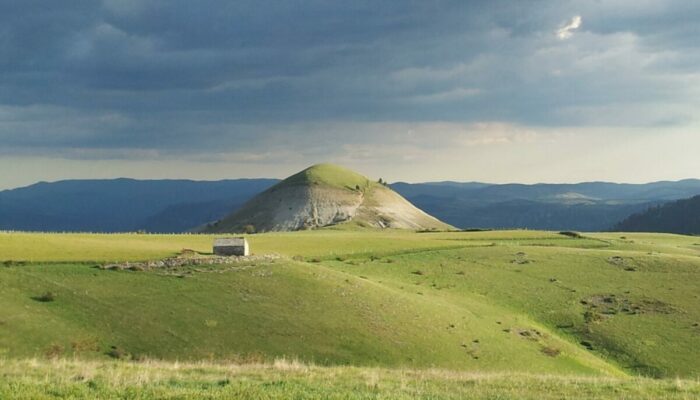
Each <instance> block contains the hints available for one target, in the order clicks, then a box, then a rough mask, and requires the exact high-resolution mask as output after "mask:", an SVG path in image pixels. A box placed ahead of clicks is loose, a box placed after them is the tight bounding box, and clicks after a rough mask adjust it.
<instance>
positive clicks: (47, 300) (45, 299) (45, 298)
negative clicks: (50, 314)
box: [33, 292, 56, 303]
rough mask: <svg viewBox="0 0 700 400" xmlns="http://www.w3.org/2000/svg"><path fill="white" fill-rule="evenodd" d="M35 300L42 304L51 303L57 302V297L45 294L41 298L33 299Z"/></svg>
mask: <svg viewBox="0 0 700 400" xmlns="http://www.w3.org/2000/svg"><path fill="white" fill-rule="evenodd" d="M33 299H34V300H36V301H40V302H42V303H50V302H52V301H54V300H56V296H55V295H54V294H53V293H52V292H45V293H44V294H42V295H40V296H36V297H33Z"/></svg>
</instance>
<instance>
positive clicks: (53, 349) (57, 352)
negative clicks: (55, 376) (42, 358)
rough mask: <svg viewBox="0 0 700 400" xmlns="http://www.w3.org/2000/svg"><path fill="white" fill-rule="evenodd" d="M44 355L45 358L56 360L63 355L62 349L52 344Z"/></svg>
mask: <svg viewBox="0 0 700 400" xmlns="http://www.w3.org/2000/svg"><path fill="white" fill-rule="evenodd" d="M44 354H45V355H46V358H58V357H60V356H61V355H62V354H63V347H62V346H61V345H60V344H58V343H52V344H51V345H50V346H49V347H48V348H47V349H46V352H45V353H44Z"/></svg>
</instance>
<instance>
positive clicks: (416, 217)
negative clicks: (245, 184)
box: [204, 164, 450, 232]
mask: <svg viewBox="0 0 700 400" xmlns="http://www.w3.org/2000/svg"><path fill="white" fill-rule="evenodd" d="M347 222H352V223H354V224H357V225H359V226H367V227H375V228H400V229H449V228H450V226H449V225H447V224H445V223H442V222H440V221H438V220H437V219H435V218H433V217H431V216H430V215H427V214H426V213H425V212H423V211H421V210H419V209H417V208H416V207H414V206H413V205H412V204H410V203H409V202H408V201H406V200H405V199H404V198H403V197H401V196H400V195H398V194H397V193H395V192H394V191H393V190H391V189H390V188H388V187H385V186H384V185H382V184H379V183H377V182H373V181H370V180H369V179H367V178H366V177H364V176H362V175H360V174H357V173H356V172H353V171H350V170H348V169H345V168H342V167H339V166H336V165H332V164H319V165H315V166H312V167H310V168H308V169H305V170H304V171H301V172H299V173H297V174H295V175H293V176H291V177H289V178H287V179H285V180H284V181H282V182H280V183H278V184H277V185H275V186H273V187H271V188H270V189H268V190H266V191H265V192H263V193H261V194H260V195H258V196H256V197H255V198H253V199H252V200H251V201H249V202H248V203H246V204H245V205H244V206H243V207H242V208H241V209H239V210H236V211H234V212H233V213H231V214H230V215H229V216H227V217H225V218H223V219H222V220H220V221H217V222H216V223H214V224H210V225H208V226H207V227H205V228H204V231H207V232H243V231H246V230H251V229H254V230H255V231H257V232H268V231H294V230H301V229H312V228H319V227H324V226H329V225H337V224H340V223H347Z"/></svg>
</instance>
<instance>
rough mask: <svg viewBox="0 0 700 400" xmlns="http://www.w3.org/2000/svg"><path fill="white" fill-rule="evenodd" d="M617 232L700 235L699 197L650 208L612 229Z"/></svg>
mask: <svg viewBox="0 0 700 400" xmlns="http://www.w3.org/2000/svg"><path fill="white" fill-rule="evenodd" d="M613 230H614V231H619V232H667V233H680V234H689V235H697V234H700V196H695V197H692V198H690V199H683V200H678V201H674V202H671V203H666V204H663V205H660V206H657V207H652V208H649V209H647V210H646V211H644V212H641V213H638V214H634V215H631V216H630V217H628V218H626V219H624V220H623V221H622V222H620V223H618V224H616V225H615V226H614V227H613Z"/></svg>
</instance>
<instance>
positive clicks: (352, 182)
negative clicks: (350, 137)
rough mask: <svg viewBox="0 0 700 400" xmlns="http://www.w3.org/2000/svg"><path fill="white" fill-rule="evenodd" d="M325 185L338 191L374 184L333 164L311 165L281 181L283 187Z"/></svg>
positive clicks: (353, 172)
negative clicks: (338, 189)
mask: <svg viewBox="0 0 700 400" xmlns="http://www.w3.org/2000/svg"><path fill="white" fill-rule="evenodd" d="M309 184H310V185H327V186H331V187H335V188H340V189H349V190H354V189H355V188H356V187H360V188H362V189H364V188H367V187H369V186H370V185H372V184H374V182H372V181H370V180H369V179H367V178H366V177H364V176H362V175H361V174H358V173H357V172H355V171H352V170H349V169H347V168H344V167H341V166H339V165H335V164H329V163H323V164H316V165H313V166H311V167H309V168H307V169H305V170H303V171H301V172H298V173H296V174H294V175H292V176H290V177H289V178H287V179H285V180H284V181H283V185H309Z"/></svg>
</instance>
